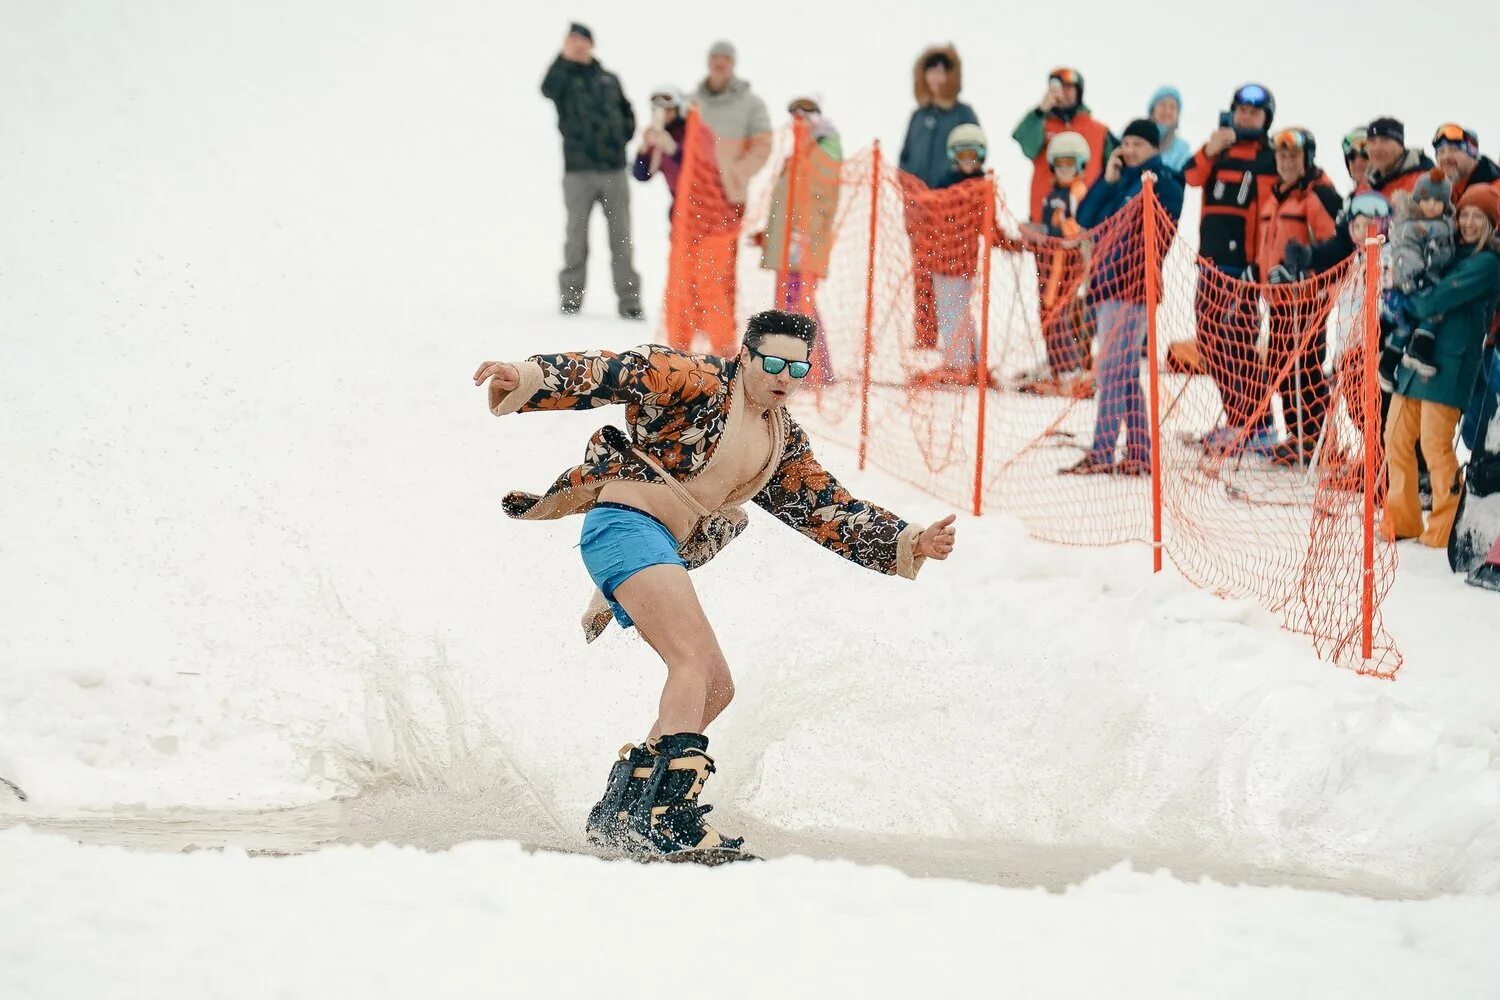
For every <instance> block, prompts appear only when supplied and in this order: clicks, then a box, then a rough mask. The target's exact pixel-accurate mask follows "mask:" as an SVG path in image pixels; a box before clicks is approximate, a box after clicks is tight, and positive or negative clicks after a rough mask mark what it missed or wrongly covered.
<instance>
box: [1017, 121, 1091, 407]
mask: <svg viewBox="0 0 1500 1000" xmlns="http://www.w3.org/2000/svg"><path fill="white" fill-rule="evenodd" d="M1088 162H1089V145H1088V142H1087V140H1085V139H1084V137H1083V136H1081V135H1079V134H1078V133H1077V132H1060V133H1058V134H1057V135H1055V136H1053V137H1052V141H1051V142H1049V143H1048V144H1047V164H1048V167H1049V168H1050V169H1051V171H1052V187H1051V188H1050V189H1048V190H1047V191H1046V192H1045V193H1044V194H1043V195H1042V208H1041V221H1040V222H1038V223H1033V224H1029V225H1027V226H1025V227H1024V228H1026V229H1029V230H1031V231H1032V232H1036V233H1039V234H1040V235H1043V236H1047V237H1050V238H1052V239H1054V240H1067V241H1070V242H1068V243H1064V244H1050V245H1043V246H1038V247H1034V248H1033V253H1035V254H1036V257H1037V267H1038V271H1039V274H1038V278H1039V283H1038V286H1037V296H1038V300H1039V304H1040V306H1041V324H1042V342H1043V343H1044V344H1045V345H1046V349H1047V370H1046V371H1045V372H1042V373H1039V374H1038V375H1036V376H1034V377H1032V378H1029V379H1026V380H1024V381H1023V382H1022V383H1021V385H1020V389H1021V391H1023V392H1034V393H1039V394H1042V395H1063V396H1074V397H1081V396H1086V395H1088V394H1089V393H1088V384H1087V379H1085V378H1084V377H1083V376H1084V370H1085V369H1086V368H1087V367H1088V361H1089V343H1090V341H1091V340H1092V339H1093V329H1092V328H1093V322H1092V318H1093V317H1092V314H1091V310H1090V309H1089V307H1088V304H1087V302H1086V301H1085V296H1086V295H1087V293H1088V283H1087V280H1086V272H1087V268H1088V250H1089V248H1088V246H1087V245H1086V244H1083V245H1080V244H1079V243H1078V242H1077V241H1078V240H1079V238H1080V237H1081V236H1083V227H1082V226H1080V225H1079V224H1078V220H1077V218H1076V215H1077V213H1078V205H1079V204H1080V203H1081V202H1082V201H1083V196H1084V195H1085V194H1087V193H1088V184H1087V183H1085V182H1084V180H1083V172H1084V170H1085V169H1087V167H1088Z"/></svg>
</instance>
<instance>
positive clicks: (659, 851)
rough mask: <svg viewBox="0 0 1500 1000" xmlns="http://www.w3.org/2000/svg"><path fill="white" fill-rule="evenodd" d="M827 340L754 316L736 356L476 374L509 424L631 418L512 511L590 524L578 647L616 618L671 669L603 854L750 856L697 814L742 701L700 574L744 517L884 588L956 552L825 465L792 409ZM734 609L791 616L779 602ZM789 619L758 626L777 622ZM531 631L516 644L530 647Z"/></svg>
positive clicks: (766, 591) (581, 355)
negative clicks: (567, 413)
mask: <svg viewBox="0 0 1500 1000" xmlns="http://www.w3.org/2000/svg"><path fill="white" fill-rule="evenodd" d="M816 336H817V324H815V323H814V322H813V321H812V320H811V319H810V318H809V317H807V316H802V315H798V314H797V313H792V312H786V311H782V310H775V309H770V310H766V311H764V312H758V313H756V314H754V315H753V316H751V317H750V319H749V322H748V323H746V325H745V328H744V334H743V339H741V340H740V343H739V344H738V345H737V346H736V348H735V350H734V351H733V352H732V353H731V354H730V355H728V356H724V357H721V356H713V355H704V354H686V353H683V352H681V351H674V350H672V349H670V348H667V347H661V346H659V345H647V346H643V347H637V348H635V349H633V350H629V351H623V352H620V353H615V352H613V351H604V350H590V351H579V352H566V353H550V354H535V355H532V356H531V357H530V358H528V359H526V360H524V361H515V362H504V361H485V362H483V363H482V364H480V366H479V368H478V369H477V370H476V371H475V373H474V385H475V386H476V387H483V388H484V389H485V391H486V396H487V402H488V406H489V410H490V412H491V413H492V414H494V415H495V416H497V417H508V416H510V415H511V414H517V413H548V412H556V411H558V410H579V409H588V408H591V407H592V408H600V407H606V406H617V407H620V410H619V411H617V412H618V413H619V416H618V417H616V418H614V419H612V420H611V422H610V423H608V424H607V425H606V426H604V427H602V428H600V429H599V430H598V431H596V432H595V433H594V435H593V437H592V438H591V439H590V441H589V444H588V447H587V449H586V450H585V454H584V461H583V463H582V464H581V465H577V466H574V467H573V468H571V469H568V470H566V471H565V472H564V473H563V474H562V475H561V476H560V477H558V478H557V479H556V480H555V481H554V482H553V485H552V486H551V487H550V488H549V489H548V490H547V491H546V493H545V494H543V495H537V494H534V493H525V492H520V491H515V492H512V493H508V494H507V495H506V496H505V497H504V499H503V500H502V501H501V505H502V507H503V509H504V511H505V513H506V514H507V515H508V516H510V517H513V518H516V519H517V520H521V521H549V520H556V519H560V518H564V517H571V516H574V515H581V518H580V519H581V520H582V522H583V526H582V530H581V532H580V536H579V539H580V540H579V545H578V549H579V554H580V555H581V556H582V559H583V564H584V567H585V568H586V569H587V570H588V574H589V576H590V578H591V579H592V580H593V581H594V584H595V586H596V587H597V589H596V590H595V592H594V594H593V597H592V598H591V600H590V602H589V607H588V610H587V612H586V613H585V615H584V619H583V623H582V624H583V633H584V638H585V639H586V640H587V641H589V642H592V641H594V640H595V639H597V638H599V636H600V635H601V634H602V633H603V632H604V630H605V629H607V628H608V627H609V624H610V622H612V621H613V622H617V623H618V624H619V625H620V627H621V628H622V629H631V628H634V629H635V630H636V632H637V633H638V634H639V635H640V636H641V638H642V639H644V640H645V642H646V644H647V645H649V646H650V647H651V649H653V650H654V651H655V652H656V653H657V654H658V655H659V656H660V657H661V659H662V661H663V663H664V665H665V666H666V668H667V670H666V682H665V684H664V685H663V687H662V689H661V694H660V696H659V697H658V698H656V699H654V700H653V701H654V704H653V705H652V709H651V711H652V712H653V713H654V714H652V715H647V716H645V717H644V718H642V719H641V720H640V721H645V722H648V726H649V729H648V730H647V733H646V735H645V738H644V739H643V740H642V741H641V743H640V744H627V745H626V746H625V748H624V749H622V750H621V751H620V752H619V754H618V756H617V757H616V759H614V760H613V761H612V762H611V765H610V768H609V776H608V779H607V781H606V785H605V791H604V795H603V796H602V797H601V799H600V800H599V803H598V804H597V805H596V806H595V807H594V808H593V809H591V810H590V811H589V816H588V819H587V820H586V822H585V824H584V832H585V834H586V836H587V837H588V839H589V841H590V842H591V843H593V844H594V845H596V846H598V847H599V848H601V849H604V850H606V851H609V852H611V853H618V854H622V855H626V856H629V857H634V858H640V859H642V860H650V859H651V858H652V857H661V856H664V855H675V856H677V860H688V861H692V860H699V861H712V862H720V861H734V860H738V859H739V858H740V856H741V855H742V854H743V852H742V851H741V848H742V847H743V844H744V841H743V840H742V839H741V838H738V837H726V836H724V835H723V834H721V833H719V832H717V831H715V830H714V828H713V827H712V826H709V825H708V824H706V823H705V822H704V815H705V814H706V813H707V812H708V807H707V806H703V805H700V804H699V803H698V796H699V794H700V793H701V792H702V791H703V787H704V783H705V782H706V781H708V780H709V778H710V777H711V776H712V775H713V774H714V772H715V770H716V767H715V763H714V760H713V759H712V758H711V757H710V756H709V755H708V745H709V744H708V737H707V735H705V733H706V730H707V728H708V727H709V726H710V725H712V724H713V723H714V722H715V720H716V719H717V718H718V717H719V716H720V715H721V714H722V713H723V712H724V711H725V710H727V709H728V708H729V706H730V704H731V702H732V701H733V698H734V693H735V692H734V681H733V678H732V676H731V674H730V669H729V660H728V658H727V657H726V656H725V651H724V647H725V646H727V645H728V644H727V643H725V644H724V645H723V646H721V644H720V642H719V640H718V639H716V638H715V635H714V629H713V625H712V623H711V622H710V621H709V620H708V618H707V616H706V615H705V614H704V611H703V607H702V605H701V603H700V601H699V598H698V594H697V586H696V584H695V583H694V581H693V578H692V577H691V576H690V574H689V570H690V569H697V568H698V567H700V566H703V565H705V564H707V563H708V562H710V561H711V560H712V559H714V558H715V557H716V556H717V555H718V554H719V553H720V552H722V551H723V548H724V546H726V545H728V544H729V543H730V542H732V541H734V540H735V539H736V538H737V537H738V536H739V535H740V534H742V533H743V532H744V531H745V530H747V527H748V525H749V523H750V521H749V517H748V515H747V514H746V512H745V509H744V506H743V505H744V504H747V503H754V504H755V505H756V506H758V507H760V508H761V509H762V510H764V511H765V512H766V513H768V514H770V515H771V516H772V517H773V518H775V519H776V520H777V521H780V522H781V523H782V524H783V525H785V526H786V527H789V528H791V529H792V530H794V531H797V532H798V533H800V534H801V535H802V536H803V537H804V538H806V539H808V540H810V541H813V542H816V543H818V544H819V545H821V546H822V547H823V548H824V549H826V550H828V551H829V552H832V553H834V554H835V555H839V556H842V557H843V558H844V559H845V560H847V561H848V562H851V563H853V564H854V565H856V566H859V567H861V568H863V569H867V570H872V571H874V572H877V573H883V574H886V575H889V576H901V577H904V578H906V579H908V580H915V579H916V578H917V574H918V573H919V572H920V571H922V570H923V569H924V568H925V565H926V564H927V563H928V562H929V561H942V560H945V559H947V558H948V556H950V555H951V554H952V553H953V550H954V545H955V542H956V538H955V531H954V528H953V522H954V517H953V516H952V515H951V514H950V515H949V516H947V517H945V518H943V519H942V520H939V521H936V522H935V523H933V524H929V525H928V526H926V527H923V526H921V525H917V524H911V523H909V522H907V521H905V520H904V519H902V518H900V517H898V516H897V515H895V514H894V513H892V512H891V511H888V510H886V509H884V508H882V507H879V506H877V505H875V504H873V503H871V502H869V501H867V500H862V499H859V498H857V497H855V496H854V495H853V494H852V493H850V492H849V490H847V489H845V488H844V487H843V486H842V485H840V483H839V481H838V480H837V479H835V478H834V477H833V475H832V474H830V473H829V472H828V471H827V470H825V469H824V468H823V467H822V466H821V465H820V464H819V463H818V460H817V458H816V457H814V454H813V450H812V445H811V444H810V442H809V440H808V435H807V433H806V432H805V431H803V429H802V428H801V427H799V426H798V424H797V421H796V420H794V419H793V418H792V416H791V414H790V413H788V412H787V407H788V405H789V404H791V402H792V401H793V400H794V399H795V398H796V396H797V395H798V391H799V387H800V386H802V385H803V384H804V383H805V380H806V378H807V376H808V375H809V374H810V372H811V365H810V363H809V352H810V351H811V349H812V345H813V342H814V340H815V339H816ZM619 420H623V421H624V422H625V425H626V426H625V427H624V428H622V427H620V426H618V422H619ZM508 424H509V421H507V425H508ZM510 429H512V430H519V429H520V428H519V427H514V428H510ZM785 569H789V567H785ZM500 579H502V580H504V581H506V582H507V584H508V585H509V586H514V587H526V586H534V585H535V582H534V577H533V575H532V574H530V573H528V572H527V568H526V567H524V566H518V565H514V564H512V565H511V566H510V572H508V573H505V574H501V576H500ZM826 596H827V595H825V598H824V599H826ZM740 599H741V600H754V599H763V600H766V601H768V602H771V601H774V602H779V603H781V604H783V605H784V604H785V596H784V595H783V594H781V593H779V592H777V590H776V588H774V587H767V588H759V589H758V590H757V591H756V592H754V593H751V592H747V593H745V594H742V595H740ZM745 610H747V611H749V610H750V609H749V608H748V607H747V608H746V609H745ZM785 610H786V609H785V608H784V607H783V608H780V609H773V608H772V607H766V608H764V610H759V609H757V610H754V611H753V612H751V613H753V614H763V615H765V616H767V618H766V620H767V621H768V622H769V621H770V620H771V619H772V618H774V617H775V615H777V614H782V613H784V612H785ZM860 610H862V611H863V612H864V613H867V614H868V613H870V612H871V611H872V610H873V609H870V608H865V609H860ZM879 610H880V612H881V613H886V614H892V613H897V611H898V608H897V602H895V601H894V600H893V598H892V597H890V596H882V597H881V608H880V609H879ZM524 633H525V630H524V629H521V630H516V631H515V635H516V636H517V637H518V638H519V639H520V640H521V641H524ZM513 652H514V653H515V655H524V653H523V652H522V651H521V650H520V649H516V650H514V651H513ZM643 707H644V706H643ZM648 720H649V721H648ZM561 721H562V720H561V716H560V717H559V724H561ZM597 735H598V736H600V737H602V734H597ZM610 745H611V746H618V745H619V743H618V742H615V743H612V744H610Z"/></svg>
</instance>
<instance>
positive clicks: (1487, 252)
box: [1381, 186, 1500, 548]
mask: <svg viewBox="0 0 1500 1000" xmlns="http://www.w3.org/2000/svg"><path fill="white" fill-rule="evenodd" d="M1497 225H1500V191H1496V190H1495V189H1494V188H1493V187H1485V186H1480V187H1471V188H1469V189H1468V190H1467V191H1465V192H1464V195H1463V197H1462V198H1461V199H1460V200H1459V204H1458V247H1457V251H1456V254H1455V257H1454V261H1453V264H1452V266H1451V267H1450V268H1449V269H1448V272H1447V273H1446V274H1445V275H1443V277H1442V278H1441V279H1440V280H1439V281H1437V282H1436V284H1434V285H1433V286H1432V287H1431V288H1429V289H1427V290H1425V291H1420V292H1417V293H1416V294H1414V295H1412V296H1411V297H1410V299H1409V300H1408V303H1407V310H1408V312H1409V313H1410V314H1411V316H1412V317H1413V318H1414V319H1415V320H1416V321H1417V322H1418V323H1420V324H1421V325H1422V326H1423V327H1428V328H1430V329H1431V330H1432V332H1433V334H1434V337H1435V341H1436V343H1435V345H1434V354H1435V355H1436V357H1437V358H1438V359H1440V361H1441V363H1440V364H1439V365H1438V366H1437V369H1436V370H1435V371H1434V372H1433V374H1431V375H1424V374H1422V373H1421V372H1420V371H1418V370H1417V369H1415V368H1412V367H1408V366H1405V365H1403V366H1402V367H1400V368H1398V369H1397V371H1396V379H1395V392H1394V394H1393V395H1392V397H1391V408H1390V413H1389V415H1388V418H1387V421H1386V428H1385V451H1386V458H1387V468H1388V470H1389V476H1390V489H1389V491H1388V494H1387V501H1386V512H1385V513H1386V516H1385V519H1384V521H1383V523H1382V525H1381V531H1382V533H1383V534H1384V535H1385V537H1387V538H1392V539H1400V538H1420V540H1421V542H1422V544H1424V545H1430V546H1432V547H1434V548H1445V547H1446V546H1447V544H1448V537H1449V535H1450V534H1451V533H1452V530H1453V520H1454V517H1455V516H1456V514H1457V512H1458V496H1457V494H1455V493H1454V491H1453V488H1452V485H1453V482H1454V477H1455V476H1456V475H1457V473H1458V457H1457V455H1456V454H1455V453H1454V450H1453V432H1454V429H1455V428H1456V427H1457V425H1458V422H1459V420H1460V418H1461V417H1462V415H1463V411H1464V408H1465V407H1466V406H1468V405H1469V401H1470V399H1471V398H1472V396H1473V393H1474V388H1475V385H1476V384H1477V383H1478V381H1479V371H1480V362H1481V359H1482V357H1483V353H1484V344H1485V338H1486V336H1487V334H1488V333H1489V329H1490V320H1491V317H1492V316H1493V315H1494V310H1495V303H1496V300H1497V299H1500V241H1497V240H1496V239H1495V231H1496V227H1497ZM1418 441H1420V442H1421V445H1422V453H1423V455H1425V456H1426V459H1427V465H1428V468H1429V469H1430V470H1431V473H1432V514H1431V515H1430V516H1429V517H1428V519H1427V523H1426V524H1425V525H1424V524H1423V523H1422V506H1421V502H1420V500H1419V498H1418V471H1417V456H1416V452H1417V442H1418Z"/></svg>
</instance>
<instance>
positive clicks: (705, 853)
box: [630, 847, 761, 868]
mask: <svg viewBox="0 0 1500 1000" xmlns="http://www.w3.org/2000/svg"><path fill="white" fill-rule="evenodd" d="M630 859H631V860H632V861H640V862H643V863H647V864H654V863H656V862H666V863H668V864H679V865H681V864H688V865H703V866H704V867H706V868H717V867H719V866H720V865H732V864H735V863H736V862H739V861H760V860H761V859H760V858H759V857H757V856H756V855H754V854H748V853H746V852H745V851H736V850H734V849H732V848H725V847H701V848H699V847H694V848H691V849H689V850H686V851H673V852H672V853H671V854H637V855H631V856H630Z"/></svg>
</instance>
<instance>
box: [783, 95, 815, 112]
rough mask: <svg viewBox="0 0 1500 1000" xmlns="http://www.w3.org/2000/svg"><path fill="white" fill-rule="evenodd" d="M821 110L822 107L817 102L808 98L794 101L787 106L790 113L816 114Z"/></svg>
mask: <svg viewBox="0 0 1500 1000" xmlns="http://www.w3.org/2000/svg"><path fill="white" fill-rule="evenodd" d="M821 111H822V109H821V108H819V107H818V105H817V104H816V103H815V102H813V101H810V100H808V99H807V98H802V99H801V100H796V101H793V102H792V103H790V104H788V105H787V106H786V113H787V114H789V115H815V114H818V113H820V112H821Z"/></svg>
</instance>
